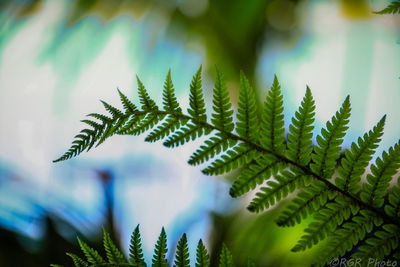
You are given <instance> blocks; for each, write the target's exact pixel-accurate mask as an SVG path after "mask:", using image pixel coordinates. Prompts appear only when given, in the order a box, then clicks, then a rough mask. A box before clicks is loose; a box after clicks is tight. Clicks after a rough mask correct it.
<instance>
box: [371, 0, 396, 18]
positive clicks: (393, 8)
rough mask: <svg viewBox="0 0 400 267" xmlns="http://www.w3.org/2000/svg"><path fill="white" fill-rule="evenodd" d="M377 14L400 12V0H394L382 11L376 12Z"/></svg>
mask: <svg viewBox="0 0 400 267" xmlns="http://www.w3.org/2000/svg"><path fill="white" fill-rule="evenodd" d="M374 13H375V14H380V15H382V14H400V1H393V2H392V3H390V4H389V5H388V6H387V7H386V8H384V9H382V10H381V11H378V12H374Z"/></svg>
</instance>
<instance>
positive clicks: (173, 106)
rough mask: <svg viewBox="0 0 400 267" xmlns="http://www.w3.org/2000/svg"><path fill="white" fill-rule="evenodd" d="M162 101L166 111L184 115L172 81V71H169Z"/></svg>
mask: <svg viewBox="0 0 400 267" xmlns="http://www.w3.org/2000/svg"><path fill="white" fill-rule="evenodd" d="M162 99H163V105H164V110H165V111H168V112H170V113H175V112H176V113H182V109H181V108H180V107H179V103H178V101H177V100H176V96H175V89H174V85H173V83H172V79H171V69H169V71H168V74H167V77H166V79H165V83H164V90H163V97H162Z"/></svg>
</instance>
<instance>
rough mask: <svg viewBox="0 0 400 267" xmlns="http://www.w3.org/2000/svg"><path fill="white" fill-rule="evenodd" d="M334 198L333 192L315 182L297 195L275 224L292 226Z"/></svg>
mask: <svg viewBox="0 0 400 267" xmlns="http://www.w3.org/2000/svg"><path fill="white" fill-rule="evenodd" d="M334 197H335V195H334V192H332V191H331V190H329V189H328V187H327V186H326V185H325V184H324V183H323V182H319V181H315V182H313V183H311V184H310V185H309V186H308V187H306V188H305V189H304V190H303V191H302V192H300V193H298V194H297V196H296V198H295V199H293V200H292V201H291V204H289V206H288V207H287V209H286V210H285V211H284V212H283V213H282V215H281V216H279V218H278V220H277V224H278V225H279V226H294V225H295V224H296V223H300V222H301V220H302V219H305V218H306V217H308V216H309V215H311V214H312V213H313V212H314V211H316V210H318V209H319V208H320V207H322V206H323V205H325V203H326V202H327V201H328V200H330V199H333V198H334Z"/></svg>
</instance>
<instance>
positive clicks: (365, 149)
mask: <svg viewBox="0 0 400 267" xmlns="http://www.w3.org/2000/svg"><path fill="white" fill-rule="evenodd" d="M138 85H139V89H138V91H139V100H140V103H141V105H142V108H141V109H138V108H137V107H136V106H135V105H134V104H133V103H132V102H131V101H130V100H128V98H127V97H126V96H125V95H124V94H122V93H121V92H120V91H118V92H119V95H120V98H121V102H122V105H123V107H124V111H120V110H118V109H117V108H115V107H113V106H111V105H109V104H107V103H106V102H104V101H102V103H103V104H104V106H105V108H106V110H107V111H108V112H109V113H110V114H111V116H106V115H103V114H89V116H90V117H93V118H95V119H97V120H98V121H95V120H84V121H83V122H85V123H86V124H88V125H89V126H90V128H86V129H83V130H82V131H81V133H79V134H78V135H77V136H75V140H74V141H73V143H72V146H71V148H70V149H69V150H68V151H67V152H66V153H65V154H64V155H62V156H61V157H60V158H58V159H57V160H56V161H62V160H66V159H69V158H71V157H73V156H76V155H78V154H80V153H81V152H82V151H84V150H89V149H91V148H92V147H93V146H94V145H96V146H97V145H99V144H101V143H102V142H104V140H106V139H107V138H109V137H110V136H112V135H114V134H123V135H138V134H141V133H143V132H145V131H147V130H150V129H152V131H151V132H150V134H148V135H147V137H146V141H148V142H154V141H157V140H160V139H163V138H166V140H165V141H164V145H165V146H167V147H175V146H179V145H182V144H184V143H186V142H188V141H190V140H194V139H196V138H198V137H200V136H202V135H210V134H212V136H211V137H210V138H208V139H207V140H206V141H205V142H204V144H203V145H202V146H200V148H199V149H197V150H196V151H195V152H194V153H193V155H192V156H191V157H190V159H189V164H191V165H197V164H200V163H203V162H206V161H208V160H211V159H212V158H214V157H216V156H219V158H217V159H215V160H213V161H212V163H211V164H208V166H207V167H206V168H205V169H203V173H205V174H207V175H219V174H223V173H225V172H229V171H231V170H233V169H236V168H242V171H241V173H240V175H239V176H238V178H237V179H236V180H235V181H234V182H233V184H232V187H231V189H230V195H231V196H232V197H238V196H241V195H243V194H245V193H246V192H248V191H251V190H253V189H255V187H256V186H257V185H262V184H263V187H261V189H260V190H259V192H258V193H257V194H256V196H255V198H254V199H253V201H252V202H251V203H250V205H249V206H248V209H249V210H250V211H252V212H261V211H263V210H265V209H266V208H269V207H270V206H272V205H274V204H275V203H276V202H279V201H281V200H282V199H283V198H285V197H287V196H288V195H289V193H292V192H297V195H296V197H295V198H294V199H293V200H291V201H290V204H289V205H288V207H287V209H286V211H284V212H283V214H282V215H281V216H280V217H279V218H278V220H277V223H278V225H280V226H293V225H295V224H296V223H299V222H300V221H301V220H303V219H305V218H307V217H310V216H312V215H313V216H314V218H313V221H312V222H311V223H310V224H309V226H308V227H307V228H306V229H305V234H304V235H303V236H302V237H301V239H300V240H299V241H298V243H297V244H296V245H295V246H294V247H293V249H292V250H293V251H302V250H305V249H307V248H311V247H312V246H313V245H315V244H317V243H319V242H320V241H322V240H324V239H326V237H329V238H328V239H327V242H325V244H324V250H323V253H322V254H321V256H320V258H319V259H318V260H317V261H316V265H324V264H326V263H328V262H329V261H330V260H331V259H332V258H334V257H338V256H343V255H346V256H351V255H352V256H353V257H356V258H359V259H368V258H370V257H373V258H377V259H384V258H387V257H389V258H393V257H399V256H400V250H399V247H398V243H399V242H398V240H399V238H400V231H399V225H400V184H399V183H397V184H396V185H395V186H393V188H390V186H389V185H390V183H391V181H392V180H393V179H394V176H395V175H396V172H397V170H398V169H399V167H400V142H399V143H397V144H396V145H394V146H393V147H391V148H390V149H389V151H388V152H383V154H382V156H381V157H380V158H377V159H376V161H375V163H374V164H373V165H371V166H370V169H371V172H370V173H369V174H368V175H367V177H366V181H361V177H362V175H363V174H364V173H366V170H367V168H368V166H369V163H370V161H371V159H372V156H373V154H374V151H375V150H376V148H377V147H378V143H379V141H380V139H381V137H382V135H383V127H384V123H385V119H386V115H385V116H384V117H383V118H382V119H381V120H380V121H379V122H378V123H377V125H376V126H375V127H374V128H373V129H372V130H371V131H369V132H367V133H365V134H364V135H363V136H362V137H360V138H358V140H357V142H354V143H353V144H351V147H350V149H347V150H345V151H344V154H343V157H340V152H341V150H342V147H341V145H342V142H343V138H344V136H345V133H346V131H347V129H348V126H347V125H348V122H349V117H350V111H351V107H350V98H349V97H347V98H346V99H345V101H344V102H343V104H342V107H341V108H340V110H339V111H337V112H336V114H335V115H334V116H333V117H332V119H331V120H330V121H329V122H327V124H326V128H323V129H322V130H321V134H320V135H318V136H317V137H316V144H315V145H313V143H312V137H313V129H314V127H313V122H314V115H315V112H314V110H315V104H314V100H313V97H312V94H311V90H310V89H309V88H308V87H307V89H306V94H305V96H304V98H303V101H302V102H301V105H300V107H299V109H298V111H297V112H296V113H295V116H294V117H293V118H292V123H291V124H290V126H289V132H288V134H287V136H285V127H284V112H283V96H282V93H281V88H280V84H279V82H278V79H277V77H276V76H275V79H274V82H273V85H272V87H271V89H270V90H269V92H268V95H267V98H266V101H265V103H264V106H263V111H262V112H259V111H258V110H257V106H256V104H255V102H256V101H255V99H256V95H255V93H254V90H253V89H252V87H251V86H250V84H249V81H248V80H247V79H246V77H245V75H244V74H243V73H241V76H240V88H239V103H238V110H237V115H236V118H237V122H236V123H234V121H233V113H234V111H233V109H232V105H231V103H230V100H229V96H228V91H227V88H226V85H225V83H224V80H223V77H222V74H221V73H220V72H219V71H218V70H217V71H216V79H215V87H214V91H213V110H214V113H213V114H212V115H211V122H208V120H207V116H206V109H205V103H204V100H203V93H202V89H201V67H200V68H199V70H198V71H197V72H196V74H195V75H194V77H193V80H192V83H191V85H190V99H189V108H188V114H184V113H183V112H182V110H181V108H180V107H179V104H178V102H177V100H176V97H175V95H174V88H173V84H172V80H171V72H168V74H167V77H166V81H165V85H164V90H163V96H162V99H163V109H160V108H159V107H158V106H157V105H156V103H155V102H154V101H153V100H152V99H151V98H150V96H149V95H148V93H147V91H146V89H145V87H144V86H143V84H142V82H141V81H140V80H139V79H138ZM235 127H236V130H234V129H235ZM272 178H274V179H272ZM346 252H347V254H345V253H346Z"/></svg>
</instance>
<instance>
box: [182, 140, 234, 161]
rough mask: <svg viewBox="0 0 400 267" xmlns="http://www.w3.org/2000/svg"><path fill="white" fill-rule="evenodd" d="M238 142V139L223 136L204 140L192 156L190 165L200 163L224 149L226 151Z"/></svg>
mask: <svg viewBox="0 0 400 267" xmlns="http://www.w3.org/2000/svg"><path fill="white" fill-rule="evenodd" d="M235 144H236V140H231V139H228V138H224V137H223V136H220V135H219V136H216V137H211V138H210V139H208V140H206V141H204V144H203V145H201V146H200V148H199V149H197V150H196V152H194V153H193V155H192V156H191V157H190V159H189V161H188V163H189V164H190V165H198V164H201V163H203V162H205V161H208V160H209V159H211V158H213V157H215V155H218V154H219V153H221V152H222V151H226V150H227V149H228V148H229V147H232V146H234V145H235Z"/></svg>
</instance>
